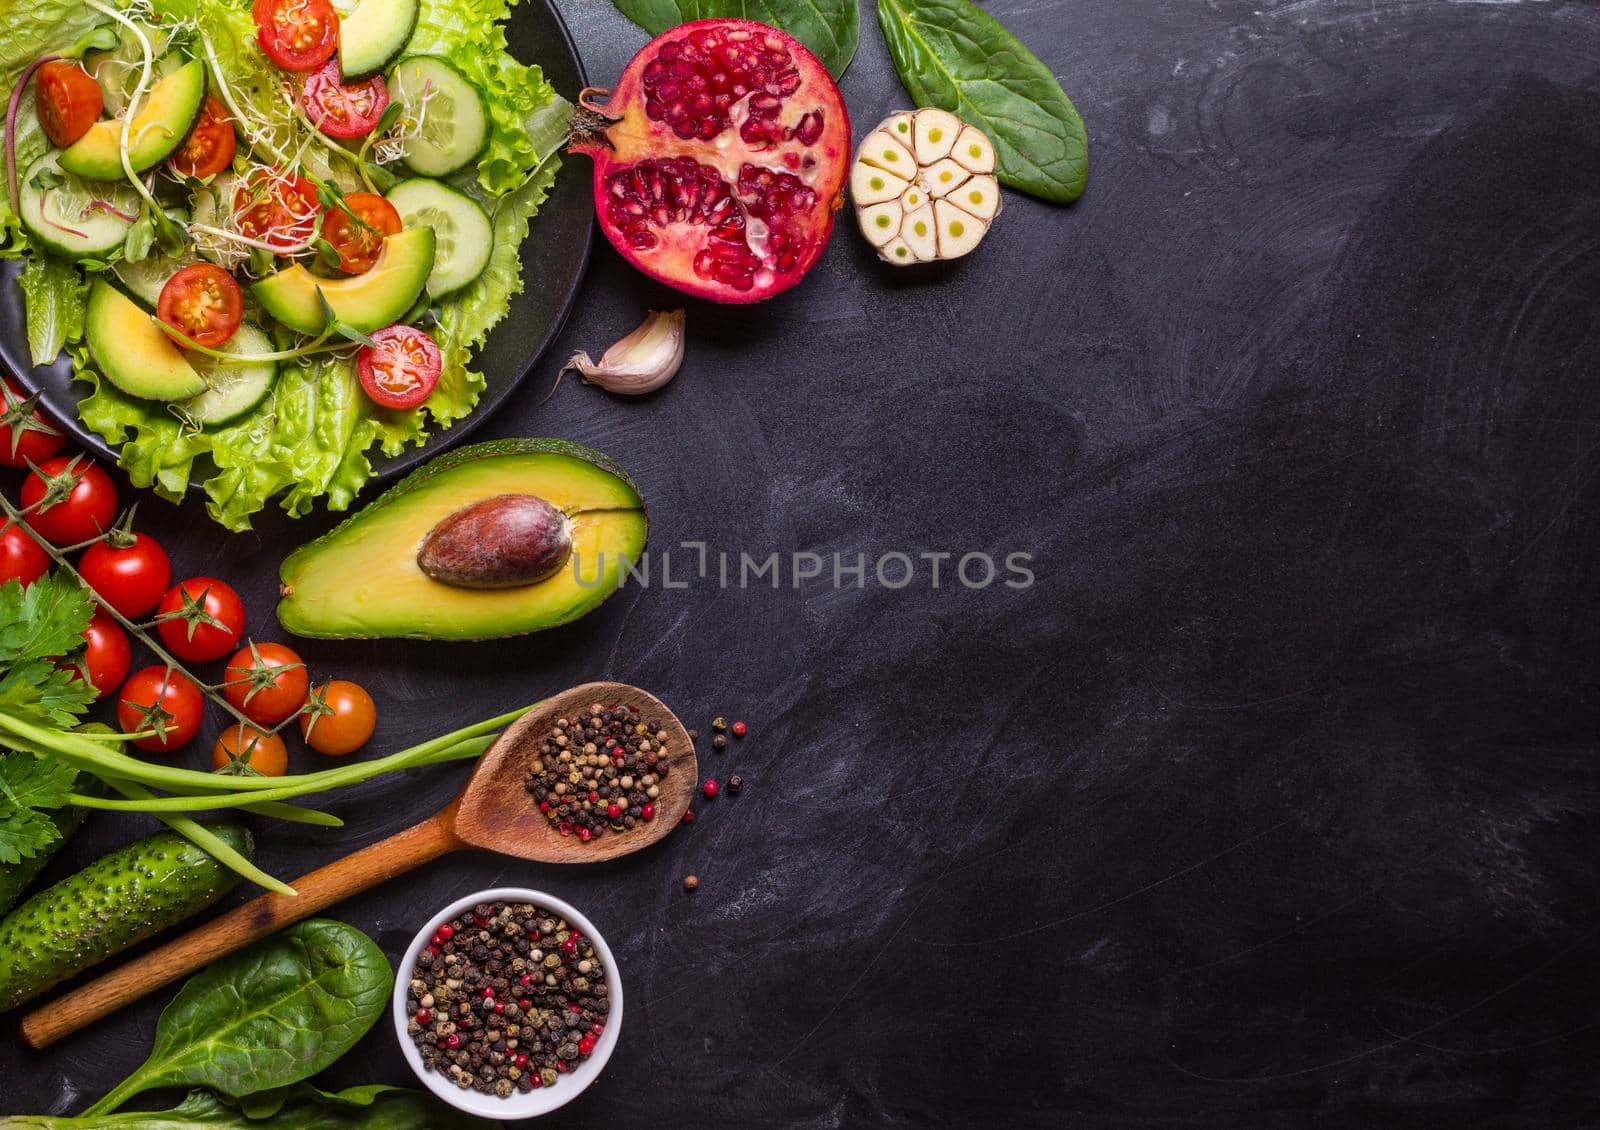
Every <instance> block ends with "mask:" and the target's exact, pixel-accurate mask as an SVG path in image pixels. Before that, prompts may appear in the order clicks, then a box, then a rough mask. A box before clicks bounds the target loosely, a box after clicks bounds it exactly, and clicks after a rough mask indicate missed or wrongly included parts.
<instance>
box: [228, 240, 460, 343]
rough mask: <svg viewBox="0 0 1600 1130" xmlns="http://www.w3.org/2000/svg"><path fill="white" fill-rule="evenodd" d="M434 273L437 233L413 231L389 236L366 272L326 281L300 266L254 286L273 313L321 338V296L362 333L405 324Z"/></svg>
mask: <svg viewBox="0 0 1600 1130" xmlns="http://www.w3.org/2000/svg"><path fill="white" fill-rule="evenodd" d="M431 270H433V229H432V228H407V229H406V230H405V231H402V232H398V233H396V234H395V235H391V236H386V237H384V241H383V249H382V250H380V251H379V252H378V260H377V262H375V263H373V264H372V267H371V268H370V269H369V270H368V271H367V272H366V273H365V274H360V275H352V276H350V277H349V278H342V279H322V278H318V277H317V276H316V275H313V274H312V273H311V272H310V271H308V270H306V269H305V268H304V267H302V266H301V265H300V264H299V263H296V264H295V265H294V266H292V267H285V268H284V269H283V270H281V271H279V272H278V273H277V274H275V275H268V276H267V277H266V278H264V279H262V280H261V281H260V282H258V283H255V284H253V285H252V286H251V287H250V293H252V294H254V295H255V296H256V301H257V302H259V303H261V305H262V307H263V308H264V309H265V310H266V312H267V313H269V314H271V315H272V316H273V317H274V318H276V319H278V321H280V322H282V323H283V324H284V325H286V326H288V327H289V328H290V329H291V330H294V331H295V332H296V333H303V334H312V335H315V334H319V333H321V332H322V329H323V323H324V321H325V318H324V315H323V310H322V303H321V302H319V301H317V291H318V290H320V291H322V297H323V298H325V299H327V300H328V305H329V306H330V307H332V308H333V316H334V317H336V318H338V319H339V321H341V322H343V323H344V324H345V325H347V326H353V327H354V328H356V329H358V330H360V331H361V332H362V333H371V332H372V331H373V330H381V329H382V328H383V327H384V326H388V325H392V324H393V323H395V322H396V321H398V320H399V319H400V317H401V316H402V315H404V314H405V312H406V311H407V310H409V309H411V304H412V303H414V302H415V301H416V300H417V296H418V295H419V294H421V293H422V288H423V287H424V286H425V285H426V284H427V282H428V272H429V271H431Z"/></svg>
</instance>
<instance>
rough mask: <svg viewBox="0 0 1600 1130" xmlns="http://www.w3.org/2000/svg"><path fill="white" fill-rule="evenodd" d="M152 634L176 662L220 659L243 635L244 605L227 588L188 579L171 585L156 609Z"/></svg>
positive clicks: (205, 580) (218, 583)
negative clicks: (155, 634)
mask: <svg viewBox="0 0 1600 1130" xmlns="http://www.w3.org/2000/svg"><path fill="white" fill-rule="evenodd" d="M156 631H157V632H158V633H160V635H161V642H162V643H164V644H166V645H167V648H168V650H170V651H171V652H172V654H174V655H176V656H177V657H178V658H179V659H187V660H189V661H190V662H193V663H204V662H206V661H207V660H210V659H221V658H222V657H223V656H224V655H227V654H228V652H230V651H232V650H233V649H234V648H236V647H238V646H239V637H240V636H242V635H244V602H243V601H241V600H240V599H239V594H238V593H236V592H234V591H233V587H232V586H231V585H228V584H225V583H223V582H222V581H218V580H214V579H213V578H211V577H190V578H189V579H188V580H187V581H180V582H179V583H178V584H176V585H173V586H172V588H171V590H170V591H168V593H167V595H166V596H164V597H162V598H161V603H160V604H159V605H157V607H156Z"/></svg>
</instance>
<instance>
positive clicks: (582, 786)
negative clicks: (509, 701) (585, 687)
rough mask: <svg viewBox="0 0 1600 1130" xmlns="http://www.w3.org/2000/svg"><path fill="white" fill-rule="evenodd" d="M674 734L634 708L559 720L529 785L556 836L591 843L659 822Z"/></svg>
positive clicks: (594, 709)
mask: <svg viewBox="0 0 1600 1130" xmlns="http://www.w3.org/2000/svg"><path fill="white" fill-rule="evenodd" d="M667 743H668V734H667V731H666V730H665V729H663V728H662V727H661V726H660V725H659V724H658V722H657V720H656V719H653V718H651V719H645V718H641V717H640V715H639V708H638V707H636V706H619V705H612V706H604V705H602V704H600V703H598V702H597V703H595V704H594V705H592V706H591V707H590V708H589V711H588V713H586V714H579V715H577V716H575V717H573V718H558V719H556V725H555V729H553V730H552V731H551V732H550V735H549V736H548V737H547V738H545V740H544V744H543V745H542V746H541V747H540V750H539V753H538V757H537V761H536V762H535V764H534V766H533V768H532V769H531V770H530V771H529V773H528V777H527V780H526V782H525V784H526V787H527V790H528V792H530V793H531V794H533V797H534V799H535V800H537V801H538V802H539V811H540V812H542V813H544V815H545V819H546V820H548V821H549V822H550V823H551V824H552V825H553V826H554V827H555V829H556V830H557V831H558V832H560V833H561V834H562V835H563V836H577V837H578V839H580V840H582V841H584V842H585V843H587V842H589V841H590V840H594V839H597V838H598V837H600V836H603V835H605V833H606V831H607V830H610V831H612V832H626V831H627V830H629V829H630V828H634V827H637V826H638V825H639V824H640V823H641V822H644V823H648V822H649V821H651V820H654V819H655V818H656V799H657V797H659V796H660V794H661V781H662V780H663V779H664V778H665V777H666V776H667V774H668V772H669V771H670V769H671V764H670V762H671V758H672V751H670V750H669V749H668V748H667Z"/></svg>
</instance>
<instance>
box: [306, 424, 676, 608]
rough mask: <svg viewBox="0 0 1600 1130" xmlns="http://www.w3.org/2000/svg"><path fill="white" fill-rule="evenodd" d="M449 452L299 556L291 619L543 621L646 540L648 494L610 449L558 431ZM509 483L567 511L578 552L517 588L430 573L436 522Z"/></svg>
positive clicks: (581, 604)
mask: <svg viewBox="0 0 1600 1130" xmlns="http://www.w3.org/2000/svg"><path fill="white" fill-rule="evenodd" d="M463 456H466V457H467V458H465V459H463V458H462V457H463ZM445 460H451V462H450V464H449V465H447V466H445V467H443V468H442V469H441V470H439V471H438V472H434V471H433V467H434V465H429V466H428V467H424V468H423V469H422V470H421V471H419V472H417V473H416V474H414V475H413V476H411V477H410V478H408V479H406V480H405V481H404V482H401V483H400V484H398V485H397V486H395V487H394V488H392V489H391V490H390V491H389V492H388V493H387V494H385V495H384V496H383V497H381V498H379V499H378V500H377V501H375V502H374V503H373V504H372V505H371V506H369V507H367V509H366V510H364V511H362V512H361V513H359V514H357V515H356V516H355V517H353V518H350V519H348V520H347V521H345V523H344V524H343V525H341V526H339V527H338V528H336V529H335V530H333V531H332V532H331V533H329V534H327V535H326V536H324V537H322V538H320V539H318V540H317V541H314V542H312V543H311V544H309V545H306V546H302V547H301V548H300V549H299V550H297V551H295V552H294V553H293V554H291V555H290V556H289V558H288V559H287V560H286V561H285V562H284V563H283V567H282V569H281V571H280V575H281V579H282V581H283V591H284V593H285V599H284V600H283V601H282V603H280V604H279V605H278V620H279V621H280V622H281V623H282V624H283V626H284V627H285V628H286V629H288V630H289V631H291V632H293V633H295V634H296V635H301V636H318V637H327V638H334V639H372V638H382V637H400V636H403V637H410V638H414V639H447V640H448V639H460V640H471V639H491V638H495V637H499V636H513V635H521V634H523V633H525V632H534V631H540V630H542V629H545V628H553V627H555V626H557V625H558V624H565V623H567V622H569V621H572V620H576V619H577V618H578V617H580V616H582V615H584V614H585V613H586V612H589V611H590V610H592V609H594V608H595V607H597V606H598V605H599V604H600V603H601V602H603V601H604V600H605V599H606V598H607V597H608V596H610V595H611V594H612V593H613V592H615V591H616V590H617V588H618V587H619V586H620V585H621V583H622V576H623V570H624V568H625V567H626V566H625V562H632V561H636V560H637V559H638V558H639V555H640V554H641V553H642V552H643V550H644V544H645V536H646V532H647V529H648V520H647V518H646V516H645V510H644V503H643V501H642V500H641V499H640V497H639V494H638V492H637V491H636V490H634V488H633V485H632V484H631V483H630V482H629V481H628V480H627V478H626V477H625V476H622V475H620V474H613V473H612V472H611V470H609V469H608V461H606V460H605V459H604V457H603V456H598V455H596V454H595V453H592V452H586V451H585V450H584V449H583V448H579V447H577V446H576V445H571V444H563V443H560V442H559V441H539V440H521V441H506V442H504V443H498V444H479V445H477V446H476V447H474V448H467V449H464V450H463V451H461V452H455V453H452V455H450V456H445V457H442V458H441V459H440V460H436V461H435V463H436V464H438V463H443V462H445ZM430 472H432V473H430ZM502 494H531V495H536V496H538V497H540V498H543V499H545V500H547V501H548V502H550V503H551V504H552V505H554V506H555V507H556V508H557V509H559V510H561V511H563V512H564V513H565V514H566V515H567V516H568V517H569V519H570V520H571V525H572V552H573V559H572V560H569V561H568V562H567V563H566V564H565V565H563V566H562V568H561V569H560V570H558V571H557V572H556V573H555V574H554V575H552V576H550V577H547V578H546V579H545V580H542V581H539V582H537V583H535V584H532V585H525V586H522V587H519V588H509V589H495V590H485V589H465V588H457V587H455V586H452V585H447V584H443V583H441V582H439V581H435V580H433V579H432V578H430V577H428V576H427V575H426V574H424V573H423V572H422V570H421V569H420V568H419V567H418V565H417V550H418V549H419V548H420V546H421V544H422V542H423V539H424V538H426V537H427V535H428V532H429V531H430V530H432V529H433V528H434V526H436V525H437V524H438V523H439V522H440V521H441V520H443V519H444V518H445V517H446V516H448V515H450V514H453V513H454V512H455V511H457V510H460V509H461V508H463V507H465V506H470V505H472V504H473V503H475V502H479V501H482V500H483V499H486V498H493V497H495V496H496V495H502ZM602 553H603V554H604V560H603V562H602V560H601V557H600V555H601V554H602ZM580 581H581V582H582V583H580Z"/></svg>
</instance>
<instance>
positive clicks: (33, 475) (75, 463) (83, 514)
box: [22, 455, 117, 545]
mask: <svg viewBox="0 0 1600 1130" xmlns="http://www.w3.org/2000/svg"><path fill="white" fill-rule="evenodd" d="M74 480H75V481H74ZM52 482H73V486H72V491H71V493H70V494H68V495H67V496H66V497H65V498H63V499H61V500H60V501H59V502H56V503H53V504H52V505H50V506H47V507H45V508H43V509H40V510H34V509H32V507H33V506H35V505H37V504H38V503H39V501H40V500H41V499H43V498H44V497H45V494H46V493H47V491H48V490H49V487H50V484H51V483H52ZM22 505H23V507H24V508H27V509H28V514H27V521H28V525H30V526H32V527H33V528H34V529H35V530H37V531H39V533H40V534H42V535H44V537H46V538H47V539H49V540H50V541H53V542H55V544H57V545H75V544H77V543H78V542H82V541H88V540H89V539H90V538H96V537H99V536H100V535H101V534H103V533H105V531H107V530H109V529H110V528H111V523H112V522H113V521H114V520H115V519H116V516H117V488H116V484H114V483H113V482H112V481H111V476H110V475H108V474H106V473H105V472H104V471H102V470H101V469H100V465H99V464H98V463H95V462H94V461H93V460H91V459H88V458H86V457H85V456H82V455H74V456H72V457H71V458H70V459H69V458H68V457H67V456H65V455H58V456H56V457H55V458H54V459H46V460H45V461H44V462H43V463H40V464H39V466H38V468H37V469H36V470H34V471H31V472H29V474H28V477H27V478H26V479H25V480H23V483H22Z"/></svg>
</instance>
